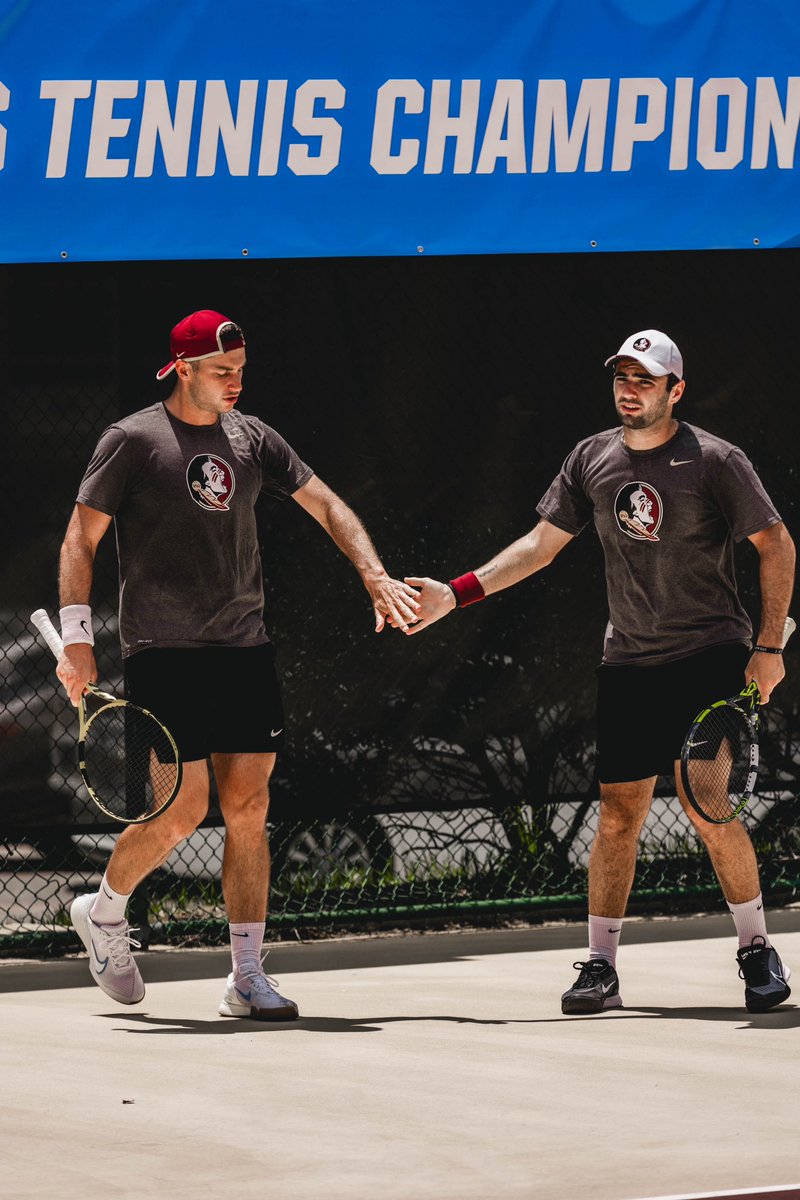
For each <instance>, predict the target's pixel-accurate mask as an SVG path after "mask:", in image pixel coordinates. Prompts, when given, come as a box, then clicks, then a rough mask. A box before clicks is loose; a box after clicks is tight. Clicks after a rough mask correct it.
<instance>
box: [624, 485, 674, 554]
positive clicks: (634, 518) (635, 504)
mask: <svg viewBox="0 0 800 1200" xmlns="http://www.w3.org/2000/svg"><path fill="white" fill-rule="evenodd" d="M663 515H664V506H663V505H662V503H661V497H660V496H659V494H658V492H657V491H656V489H655V488H654V487H653V485H652V484H650V483H643V482H642V481H641V480H640V479H637V481H636V482H635V483H625V484H623V486H622V487H621V488H620V489H619V491H618V492H617V498H616V500H615V501H614V516H615V517H616V521H617V525H618V526H619V528H620V529H621V530H622V532H623V533H627V535H628V537H631V538H633V539H634V541H636V542H658V541H660V540H661V539H660V538H659V537H657V536H656V534H657V532H658V528H659V526H660V525H661V518H662V516H663Z"/></svg>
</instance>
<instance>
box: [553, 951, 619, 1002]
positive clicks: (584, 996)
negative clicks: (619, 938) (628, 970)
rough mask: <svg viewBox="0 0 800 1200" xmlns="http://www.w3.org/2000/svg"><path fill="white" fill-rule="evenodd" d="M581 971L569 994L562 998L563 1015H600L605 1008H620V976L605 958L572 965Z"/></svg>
mask: <svg viewBox="0 0 800 1200" xmlns="http://www.w3.org/2000/svg"><path fill="white" fill-rule="evenodd" d="M572 965H573V967H574V968H575V970H576V971H580V974H579V975H578V978H577V979H576V980H575V982H574V984H573V985H572V987H571V988H570V989H569V991H568V992H564V995H563V996H562V997H561V1011H562V1013H599V1012H602V1011H603V1009H604V1008H620V1007H621V1005H622V997H621V996H620V994H619V976H618V975H617V972H616V971H615V970H614V968H613V967H612V965H611V963H610V962H606V960H605V959H604V958H592V959H590V960H589V962H576V963H573V964H572Z"/></svg>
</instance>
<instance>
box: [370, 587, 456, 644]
mask: <svg viewBox="0 0 800 1200" xmlns="http://www.w3.org/2000/svg"><path fill="white" fill-rule="evenodd" d="M404 582H405V583H406V584H407V585H409V591H410V590H411V589H412V588H413V589H416V590H415V591H414V592H413V595H414V596H415V597H416V601H415V604H416V613H415V614H414V617H413V620H411V621H408V622H407V623H405V624H403V623H401V622H400V621H397V620H395V619H394V617H393V615H392V614H391V613H390V614H389V615H388V616H387V621H388V623H389V624H390V625H391V626H393V627H394V628H395V629H402V631H403V633H406V634H409V635H412V634H415V633H421V632H422V630H423V629H427V628H428V626H429V625H433V623H434V621H439V620H441V618H442V617H446V616H447V614H448V613H449V612H452V610H453V609H454V608H455V606H456V598H455V595H454V594H453V589H452V588H451V587H449V586H448V585H447V584H446V583H440V582H439V580H438V579H430V578H429V577H428V576H421V577H417V576H412V575H408V576H406V578H405V581H404Z"/></svg>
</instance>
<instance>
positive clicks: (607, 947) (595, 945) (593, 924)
mask: <svg viewBox="0 0 800 1200" xmlns="http://www.w3.org/2000/svg"><path fill="white" fill-rule="evenodd" d="M622 920H623V918H622V917H593V916H592V915H591V913H590V914H589V959H590V961H591V960H592V959H593V958H604V959H605V960H606V962H610V963H611V965H612V967H613V966H615V965H616V961H617V946H619V935H620V931H621V929H622Z"/></svg>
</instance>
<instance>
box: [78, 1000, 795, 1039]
mask: <svg viewBox="0 0 800 1200" xmlns="http://www.w3.org/2000/svg"><path fill="white" fill-rule="evenodd" d="M97 1015H98V1016H100V1017H103V1018H105V1019H106V1020H109V1021H119V1020H124V1021H128V1022H133V1023H134V1025H136V1026H137V1028H134V1029H131V1028H128V1027H127V1026H119V1027H118V1028H117V1029H116V1030H115V1032H117V1033H137V1034H141V1033H155V1034H178V1035H180V1034H187V1033H188V1034H211V1035H212V1036H215V1037H227V1036H230V1035H231V1034H236V1033H244V1034H248V1035H252V1034H254V1033H270V1032H272V1033H275V1032H283V1033H287V1032H304V1033H380V1032H381V1031H382V1029H383V1028H384V1027H385V1026H389V1025H398V1024H409V1023H412V1024H424V1023H426V1022H444V1023H448V1024H453V1025H495V1026H498V1025H504V1026H507V1025H530V1026H537V1025H554V1024H569V1025H573V1024H575V1023H577V1022H581V1021H592V1022H594V1023H597V1022H608V1021H638V1020H648V1021H652V1020H658V1019H661V1020H667V1021H721V1022H729V1023H731V1024H734V1025H738V1026H740V1027H741V1028H742V1029H764V1030H770V1031H772V1030H776V1029H796V1028H798V1026H800V1008H798V1007H797V1006H795V1005H790V1006H789V1007H788V1008H787V1007H783V1008H778V1009H775V1010H774V1011H773V1012H770V1013H748V1012H747V1011H746V1010H745V1009H743V1008H742V1007H741V1006H739V1007H724V1008H723V1007H719V1008H718V1007H711V1006H703V1005H692V1006H687V1007H684V1008H670V1007H666V1006H664V1007H660V1008H654V1007H652V1006H646V1007H645V1006H643V1007H641V1008H629V1009H615V1010H613V1011H612V1012H606V1013H597V1014H588V1013H587V1014H586V1015H585V1016H580V1015H576V1016H571V1017H564V1016H563V1015H559V1016H552V1017H530V1018H519V1017H512V1018H504V1017H496V1018H477V1017H464V1016H455V1015H449V1014H442V1013H425V1014H418V1015H416V1016H398V1015H397V1014H394V1015H392V1016H386V1017H350V1018H345V1017H300V1019H299V1020H298V1021H251V1020H250V1019H249V1018H246V1017H243V1018H234V1019H226V1020H220V1019H219V1018H218V1017H214V1018H212V1019H209V1020H207V1021H206V1020H196V1019H192V1018H188V1017H186V1018H184V1017H153V1016H150V1015H149V1014H148V1013H131V1014H130V1015H129V1016H125V1015H123V1014H121V1013H118V1012H111V1013H98V1014H97Z"/></svg>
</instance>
